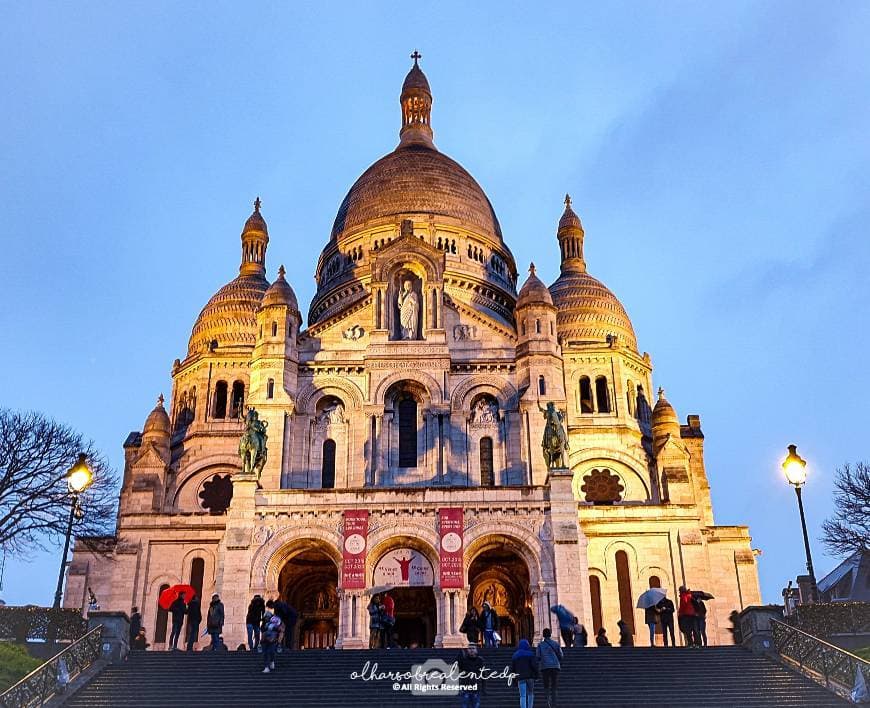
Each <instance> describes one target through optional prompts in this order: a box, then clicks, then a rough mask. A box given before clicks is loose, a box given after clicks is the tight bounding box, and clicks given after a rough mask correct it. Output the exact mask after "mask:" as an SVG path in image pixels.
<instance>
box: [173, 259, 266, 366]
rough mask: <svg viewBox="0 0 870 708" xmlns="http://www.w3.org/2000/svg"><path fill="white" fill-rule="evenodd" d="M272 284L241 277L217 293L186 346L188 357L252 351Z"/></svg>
mask: <svg viewBox="0 0 870 708" xmlns="http://www.w3.org/2000/svg"><path fill="white" fill-rule="evenodd" d="M268 287H269V281H268V280H266V278H264V277H263V276H262V275H260V274H254V275H240V276H239V277H238V278H235V279H234V280H231V281H230V282H229V283H227V284H226V285H224V286H223V287H222V288H221V289H220V290H218V291H217V292H216V293H215V294H214V295H212V297H211V299H210V300H209V301H208V303H207V304H206V306H205V307H204V308H202V312H200V313H199V317H197V319H196V323H195V324H194V325H193V331H192V332H191V334H190V342H189V343H188V346H187V353H188V356H192V355H193V354H197V353H200V352H202V351H206V350H209V349H210V348H211V345H212V343H213V342H217V346H218V348H219V349H220V348H223V347H239V346H247V347H253V346H254V344H255V343H256V339H257V310H258V309H259V307H260V303H261V302H262V300H263V295H264V294H265V292H266V290H267V288H268Z"/></svg>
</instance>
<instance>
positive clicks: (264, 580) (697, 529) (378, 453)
mask: <svg viewBox="0 0 870 708" xmlns="http://www.w3.org/2000/svg"><path fill="white" fill-rule="evenodd" d="M400 102H401V111H402V127H401V131H400V142H399V145H398V147H397V148H396V150H394V151H393V152H391V153H389V154H388V155H386V156H385V157H383V158H381V159H380V160H378V161H377V162H375V163H374V164H373V165H372V166H371V167H369V169H367V170H366V171H365V172H364V173H363V174H362V176H361V177H360V178H359V179H358V180H357V181H356V182H355V183H354V185H353V186H352V187H351V189H350V191H349V192H348V194H347V196H346V197H345V199H344V201H343V202H342V204H341V206H340V207H339V210H338V215H337V216H336V219H335V224H334V226H333V229H332V233H331V234H330V237H329V241H328V243H327V245H326V246H325V248H324V249H323V252H322V254H321V256H320V259H319V261H318V263H317V269H316V279H317V291H316V294H315V296H314V299H313V301H312V303H311V305H310V308H309V311H308V325H307V328H303V320H302V315H301V312H300V309H299V305H298V302H297V299H296V296H295V294H294V292H293V290H292V288H291V286H290V285H289V284H288V283H287V282H286V280H285V278H284V272H283V269H279V271H278V275H277V277H276V279H275V280H274V282H272V283H271V284H270V282H269V280H267V277H266V275H267V269H266V251H267V246H268V245H269V234H268V229H267V226H266V222H265V220H264V218H263V216H262V215H261V213H260V204H259V200H258V201H257V203H256V204H255V209H254V213H253V214H252V215H251V216H250V218H249V219H248V220H247V222H246V223H245V225H244V228H243V231H242V237H241V240H242V263H241V267H240V270H239V275H238V277H236V278H235V279H234V280H232V281H230V282H229V283H228V284H227V285H225V286H224V287H222V288H221V289H220V290H218V292H217V293H216V294H215V295H214V296H213V297H212V298H211V300H209V302H208V303H207V304H206V306H205V308H204V309H203V310H202V313H201V314H200V316H199V318H198V319H197V321H196V323H195V324H194V327H193V331H192V334H191V337H190V341H189V345H188V351H187V355H186V356H185V357H184V359H183V360H176V362H175V363H174V365H173V368H172V379H173V385H172V395H171V401H170V403H171V405H170V406H168V408H169V409H170V411H171V413H168V412H167V410H166V409H165V408H164V406H163V403H162V400H161V402H159V403H158V405H157V407H156V408H155V409H154V410H153V411H152V412H151V414H150V415H149V416H148V418H147V420H146V422H145V426H144V429H143V431H142V432H141V433H138V432H136V433H131V435H130V436H129V437H128V439H127V441H126V443H125V445H124V449H125V460H126V464H125V471H124V481H123V489H122V491H121V496H120V511H119V522H118V537H117V539H115V540H112V541H111V542H110V543H111V544H112V546H113V550H112V553H111V554H110V557H109V558H104V557H97V556H94V555H92V554H90V553H89V552H88V551H87V550H86V549H85V548H84V547H82V546H79V547H78V548H77V549H76V551H75V556H74V560H73V562H72V564H71V567H70V571H69V576H68V584H67V592H66V599H65V603H66V605H67V606H80V605H82V604H83V602H84V599H85V597H86V594H87V590H86V589H87V587H91V588H92V589H93V591H94V592H95V594H96V595H97V597H98V598H99V600H100V603H101V605H102V608H103V609H120V610H127V611H129V609H130V607H131V606H132V605H138V606H139V607H140V608H141V610H142V614H143V621H144V625H145V627H146V629H147V630H148V634H149V638H150V639H151V641H152V643H154V644H155V646H158V647H159V646H160V645H161V643H162V642H164V641H165V635H166V629H165V628H166V618H165V615H162V614H161V613H159V612H158V611H157V596H158V594H159V592H160V590H161V588H163V587H164V586H167V585H171V584H175V583H179V582H185V583H191V584H193V585H195V586H196V587H198V588H199V589H200V590H201V591H202V593H203V595H204V597H206V598H209V597H210V595H211V593H212V592H218V593H220V595H221V597H222V599H223V601H224V603H225V606H226V613H227V620H226V625H225V628H224V634H225V637H226V641H227V643H228V644H230V645H231V646H234V645H236V644H238V643H239V642H241V641H243V639H244V634H245V632H244V615H245V609H246V607H247V603H248V600H249V599H250V596H251V595H252V594H254V593H261V594H263V595H264V596H267V597H268V596H273V597H274V596H277V595H279V594H280V595H282V596H283V597H285V598H286V599H288V600H289V601H290V602H291V604H293V605H294V606H295V607H297V609H298V610H299V613H300V620H299V623H298V625H297V628H296V631H297V633H298V639H297V641H298V642H299V643H300V644H301V645H302V646H328V645H333V644H335V645H337V646H339V647H349V648H352V647H362V646H367V645H368V642H367V632H368V615H367V612H366V608H365V606H366V604H367V602H368V599H369V595H370V589H371V587H372V586H377V585H381V584H389V585H391V586H394V587H396V590H395V593H394V596H395V599H396V606H397V625H396V630H397V633H398V634H399V639H400V642H401V643H403V644H406V645H409V644H413V643H419V644H425V645H432V644H434V645H437V646H458V645H460V644H461V643H462V642H463V641H464V638H463V637H462V636H461V635H460V634H459V625H460V623H461V620H462V616H463V615H464V613H465V610H466V608H467V606H468V605H469V604H470V603H473V604H474V605H476V606H478V607H479V606H480V605H481V603H482V602H483V600H488V601H490V602H491V604H492V605H493V606H495V607H496V609H497V611H498V612H499V614H500V615H501V616H502V617H503V622H504V623H503V631H502V635H503V636H504V638H505V641H506V642H507V643H513V642H514V641H515V640H516V639H517V638H518V637H520V636H528V637H530V638H531V637H534V638H538V637H539V636H540V630H541V629H542V628H543V627H545V626H549V625H551V624H552V623H553V622H554V620H553V618H552V616H551V615H550V613H549V607H550V606H551V605H553V604H555V603H557V602H559V603H562V604H564V605H566V606H567V607H569V608H571V609H572V610H573V611H574V612H575V613H577V615H578V616H579V617H580V618H581V620H582V621H583V622H584V623H585V624H586V626H587V627H588V628H597V626H599V625H600V624H602V623H603V624H604V625H605V626H606V627H607V628H608V630H609V631H610V632H611V633H613V632H614V631H615V629H616V621H617V620H618V619H620V617H623V618H625V619H626V620H627V621H629V623H631V624H633V626H634V628H635V632H636V633H637V635H638V640H639V641H638V643H640V644H643V643H645V639H644V631H645V630H644V627H643V614H642V611H640V610H636V609H634V600H635V599H636V597H637V595H639V594H640V592H642V591H643V590H645V589H646V588H647V587H650V586H651V585H661V586H662V587H666V588H669V589H670V590H671V596H672V597H673V595H674V592H673V591H674V589H675V588H676V587H677V586H679V585H681V584H683V583H686V584H687V585H689V586H690V587H697V588H703V589H705V590H707V591H708V592H711V593H712V594H714V595H715V596H716V600H715V601H713V602H711V603H709V610H710V615H709V618H708V635H709V637H710V640H711V642H714V643H715V642H721V643H725V642H729V641H730V634H729V632H728V627H729V626H730V623H729V621H728V615H729V613H730V612H731V611H732V610H734V609H741V608H742V607H744V606H746V605H751V604H758V603H759V602H760V593H759V587H758V578H757V570H756V561H755V556H754V554H753V552H752V549H751V546H750V538H749V533H748V529H747V528H746V527H743V526H725V527H723V526H715V525H714V522H713V512H712V507H711V503H710V490H709V485H708V481H707V476H706V473H705V469H704V455H703V443H704V437H703V435H702V433H701V426H700V421H699V419H698V417H697V416H688V419H687V422H686V423H684V424H681V423H680V422H679V420H678V418H677V415H676V413H675V411H674V409H673V407H672V406H671V405H670V404H669V403H668V402H667V400H665V398H664V396H663V394H662V393H661V392H660V393H659V396H658V400H657V401H656V402H655V406H654V408H652V409H651V406H650V404H649V403H648V400H649V399H648V396H649V395H650V392H651V391H652V390H653V384H652V364H651V360H650V357H649V355H648V354H646V353H641V352H640V350H639V349H638V346H637V342H636V340H635V335H634V330H633V327H632V324H631V321H630V320H629V318H628V315H627V314H626V311H625V309H624V308H623V306H622V304H621V303H620V302H619V300H617V298H616V296H615V295H614V294H613V293H612V292H611V291H610V290H608V289H607V287H605V286H604V285H603V284H602V283H601V282H600V281H598V280H596V279H595V278H594V277H592V276H591V275H590V274H589V273H588V272H587V270H586V262H585V259H584V256H583V240H584V231H583V226H582V224H581V222H580V219H579V218H578V216H577V214H576V213H575V212H574V211H573V209H572V207H571V203H570V200H569V199H566V204H565V209H564V213H563V215H562V217H561V220H560V221H559V223H558V227H557V237H556V239H555V240H554V241H553V253H554V255H555V254H556V253H557V251H556V246H557V245H558V248H559V251H558V252H559V253H560V255H561V275H560V276H559V278H558V279H557V280H556V282H554V283H553V284H552V285H551V286H550V287H549V288H548V287H547V286H546V285H545V284H544V283H542V282H541V280H539V279H538V277H537V276H536V275H535V273H534V268H533V267H532V268H531V269H530V274H529V275H528V277H526V278H525V279H524V282H523V284H522V287H520V288H519V292H517V277H518V274H517V268H516V265H515V263H514V258H513V256H512V255H511V252H510V249H509V248H508V246H507V244H506V243H505V241H504V239H503V237H502V232H501V227H500V226H499V223H498V220H497V218H496V216H495V212H494V211H493V209H492V206H491V205H490V202H489V200H488V199H487V197H486V195H485V194H484V192H483V190H482V189H481V188H480V186H479V185H478V184H477V182H475V180H474V179H473V178H472V177H471V175H469V174H468V172H466V171H465V170H464V169H463V168H462V167H461V166H460V165H459V164H457V163H456V162H454V161H453V160H452V159H450V158H449V157H447V156H446V155H444V154H443V153H441V152H439V151H438V150H437V149H436V148H435V146H434V143H433V132H432V127H431V123H430V117H431V107H432V93H431V91H430V88H429V83H428V81H427V79H426V77H425V75H424V74H423V72H422V71H421V70H420V68H419V66H418V65H417V61H416V59H415V63H414V66H413V67H412V69H411V71H410V72H409V74H408V76H407V78H406V79H405V83H404V85H403V87H402V93H401V99H400ZM277 240H278V246H279V248H284V249H287V248H288V247H289V244H288V243H287V242H284V243H283V244H282V243H281V241H280V238H279V239H277ZM549 401H553V402H555V404H556V406H557V408H559V409H560V410H562V411H563V412H564V420H565V427H566V430H567V432H568V437H569V442H570V451H569V464H568V467H567V468H566V469H564V470H554V471H548V470H547V468H546V465H545V464H544V458H543V455H542V451H541V439H542V434H543V424H544V419H543V416H542V414H541V412H540V408H539V406H541V405H543V404H544V403H545V402H549ZM249 406H250V407H253V408H255V409H256V411H257V412H258V413H259V416H260V418H261V419H262V420H264V421H266V422H267V423H268V457H267V461H266V463H265V467H264V469H263V473H262V477H261V479H260V480H259V483H258V481H257V480H256V479H254V478H251V477H248V476H245V475H241V474H240V470H241V464H240V460H239V456H238V444H239V438H240V435H241V433H242V430H243V427H244V423H243V420H242V418H243V416H244V413H245V411H246V409H247V408H248V407H249ZM445 509H447V510H454V511H453V512H451V513H454V514H457V515H458V516H456V517H455V518H458V519H460V520H461V521H459V522H457V523H458V524H459V525H458V527H457V528H458V532H457V533H456V534H455V536H454V537H451V538H450V542H449V543H450V544H453V548H454V551H455V557H456V558H458V559H459V562H458V563H457V570H456V573H457V576H456V577H454V579H453V581H451V582H450V583H447V582H446V581H445V580H444V577H445V576H444V575H443V573H442V572H441V571H443V570H444V569H443V568H442V567H441V566H442V564H443V563H444V562H445V557H446V556H445V553H446V551H445V549H448V550H449V548H448V546H449V544H448V541H447V540H445V539H446V537H443V538H442V536H440V535H439V533H440V531H439V529H440V528H441V526H442V525H443V523H444V521H443V517H442V514H444V513H445V512H444V511H443V510H445ZM455 510H460V511H455ZM347 512H354V513H355V512H364V513H365V519H366V526H365V536H364V539H363V540H364V542H365V543H364V550H363V551H362V555H361V558H362V560H361V563H362V565H361V574H360V578H361V579H362V583H361V584H362V585H363V587H358V585H359V584H360V583H355V585H354V587H349V583H348V582H347V581H345V582H342V564H343V562H346V561H343V555H344V556H345V557H346V556H347V553H346V551H347V549H348V548H349V547H350V546H351V544H350V543H348V544H346V543H345V542H346V541H347V539H346V538H345V536H346V535H347V534H345V526H344V524H345V519H346V518H347V516H346V513H347ZM451 518H454V517H451ZM456 537H458V539H457V538H456ZM357 541H358V539H357ZM357 541H355V543H356V542H357ZM460 542H461V543H460ZM456 543H460V545H459V546H456ZM457 549H458V550H457ZM457 579H458V582H457ZM445 585H449V587H446V586H445Z"/></svg>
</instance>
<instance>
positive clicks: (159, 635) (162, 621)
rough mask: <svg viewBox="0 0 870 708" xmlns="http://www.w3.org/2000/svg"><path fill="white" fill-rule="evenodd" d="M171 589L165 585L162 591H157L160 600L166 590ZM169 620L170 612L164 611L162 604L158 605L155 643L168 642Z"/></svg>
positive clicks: (161, 587)
mask: <svg viewBox="0 0 870 708" xmlns="http://www.w3.org/2000/svg"><path fill="white" fill-rule="evenodd" d="M168 588H169V585H168V584H163V585H161V586H160V590H158V591H157V598H158V600H159V599H160V595H161V594H162V593H163V591H164V590H167V589H168ZM168 619H169V612H167V611H166V610H164V609H163V608H162V607H161V606H160V603H159V602H158V603H157V620H156V622H155V623H154V642H155V643H159V642H165V641H166V621H167V620H168Z"/></svg>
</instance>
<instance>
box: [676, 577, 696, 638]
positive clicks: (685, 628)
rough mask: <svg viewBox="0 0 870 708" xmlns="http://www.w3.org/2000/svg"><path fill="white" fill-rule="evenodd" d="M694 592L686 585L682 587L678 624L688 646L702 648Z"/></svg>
mask: <svg viewBox="0 0 870 708" xmlns="http://www.w3.org/2000/svg"><path fill="white" fill-rule="evenodd" d="M693 599H694V598H693V597H692V591H691V590H689V589H688V588H687V587H686V586H685V585H681V586H680V607H679V609H678V610H677V622H679V624H680V632H682V634H683V637H684V638H685V640H686V646H688V647H699V646H701V642H700V638H699V636H698V613H697V611H696V610H695V605H694V603H693V602H692V600H693Z"/></svg>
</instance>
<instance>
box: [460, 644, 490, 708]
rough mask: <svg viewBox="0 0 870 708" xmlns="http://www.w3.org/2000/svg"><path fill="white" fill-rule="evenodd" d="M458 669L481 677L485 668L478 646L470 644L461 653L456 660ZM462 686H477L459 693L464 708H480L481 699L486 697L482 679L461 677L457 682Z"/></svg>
mask: <svg viewBox="0 0 870 708" xmlns="http://www.w3.org/2000/svg"><path fill="white" fill-rule="evenodd" d="M456 668H457V669H459V671H461V672H462V673H464V674H466V675H468V674H474V675H475V676H480V672H481V670H482V669H484V668H485V664H484V662H483V658H482V657H481V656H480V654H478V652H477V644H475V643H474V642H469V644H468V648H467V649H463V650H462V651H461V652H459V656H458V657H457V658H456ZM457 683H459V684H460V685H462V686H475V688H474V689H471V688H469V689H468V690H465V689H463V690H462V691H460V692H459V697H460V698H461V699H462V707H463V708H480V697H481V696H485V695H486V683H485V682H484V680H483V679H482V678H480V679H478V678H473V677H471V676H465V677H460V678H459V680H458V681H457Z"/></svg>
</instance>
